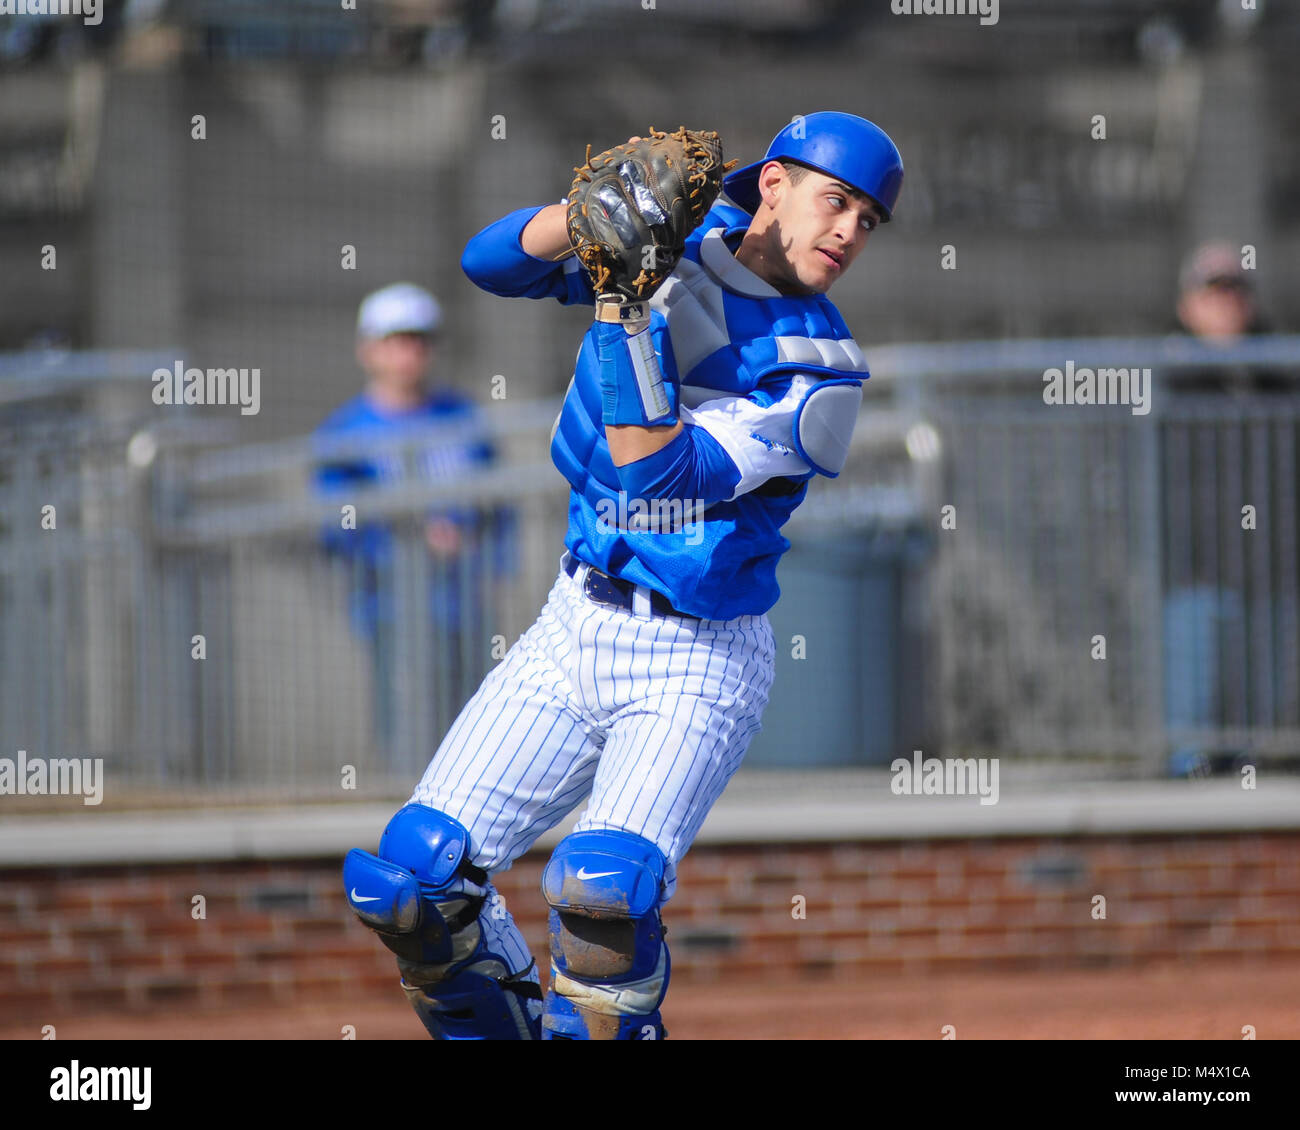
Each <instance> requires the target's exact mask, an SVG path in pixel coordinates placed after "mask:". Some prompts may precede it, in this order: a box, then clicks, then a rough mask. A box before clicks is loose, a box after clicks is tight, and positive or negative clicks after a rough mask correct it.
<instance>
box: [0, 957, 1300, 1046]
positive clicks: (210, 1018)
mask: <svg viewBox="0 0 1300 1130" xmlns="http://www.w3.org/2000/svg"><path fill="white" fill-rule="evenodd" d="M664 1019H665V1021H666V1023H667V1025H668V1029H669V1034H670V1036H671V1037H672V1038H673V1039H685V1040H710V1039H711V1040H721V1039H738V1040H762V1039H799V1040H816V1039H852V1040H872V1039H874V1040H937V1039H940V1038H941V1035H942V1029H943V1027H944V1026H945V1025H949V1024H951V1025H953V1026H954V1028H955V1029H956V1036H957V1038H958V1039H969V1040H988V1039H1010V1040H1054V1039H1085V1040H1106V1039H1137V1040H1154V1039H1169V1040H1239V1039H1241V1038H1242V1028H1243V1027H1244V1026H1246V1025H1251V1026H1253V1027H1254V1029H1255V1032H1256V1036H1257V1038H1259V1039H1262V1040H1267V1039H1293V1040H1294V1039H1300V963H1293V962H1288V963H1272V964H1265V963H1259V962H1256V963H1251V964H1231V965H1223V964H1218V965H1214V964H1207V963H1198V964H1195V965H1191V964H1173V965H1164V966H1159V967H1156V966H1151V967H1147V968H1143V969H1137V970H1133V969H1128V970H1104V971H1079V970H1071V971H1068V972H1032V973H993V974H987V975H980V976H961V977H957V976H951V977H942V978H920V977H912V978H889V979H883V978H882V979H878V980H875V981H870V982H868V981H861V980H859V981H835V982H828V981H820V982H809V983H803V984H796V985H787V986H785V987H782V988H771V987H762V986H757V985H756V986H754V987H752V988H743V989H738V988H736V987H734V986H727V987H701V986H682V987H681V988H680V989H676V990H675V991H674V992H673V993H672V995H671V996H670V998H669V1004H668V1006H667V1007H666V1008H665V1010H664ZM344 1025H352V1026H353V1027H354V1028H355V1035H356V1038H357V1039H371V1040H383V1039H394V1040H400V1039H423V1038H425V1037H424V1030H423V1029H422V1028H421V1027H420V1025H419V1023H418V1022H417V1021H416V1019H415V1016H414V1014H413V1013H412V1012H411V1011H410V1008H409V1006H408V1005H407V1004H406V1002H405V1000H404V999H403V998H402V997H401V996H400V994H399V991H398V990H397V988H396V986H394V990H393V995H392V998H391V999H389V1000H383V1001H374V1002H366V1003H364V1004H356V1003H340V1004H332V1005H320V1004H313V1005H310V1006H301V1007H285V1008H274V1009H272V1008H260V1009H250V1010H247V1011H243V1012H238V1013H214V1014H203V1015H191V1016H184V1015H177V1016H146V1017H123V1018H117V1017H111V1016H96V1017H87V1018H84V1019H76V1018H68V1019H64V1020H59V1021H57V1024H56V1027H57V1035H58V1038H59V1039H62V1040H68V1039H73V1040H75V1039H100V1040H103V1039H112V1040H132V1039H169V1040H187V1039H218V1040H244V1039H285V1040H292V1039H298V1040H337V1039H340V1038H341V1035H342V1032H343V1027H344ZM39 1028H40V1025H32V1026H24V1027H23V1028H21V1029H20V1028H14V1027H7V1028H4V1029H0V1038H3V1039H39V1038H40V1031H39Z"/></svg>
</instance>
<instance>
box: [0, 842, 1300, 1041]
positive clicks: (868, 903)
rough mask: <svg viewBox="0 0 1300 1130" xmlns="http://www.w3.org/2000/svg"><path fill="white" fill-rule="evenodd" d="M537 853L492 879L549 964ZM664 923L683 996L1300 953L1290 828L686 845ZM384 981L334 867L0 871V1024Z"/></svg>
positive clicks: (332, 862) (370, 987)
mask: <svg viewBox="0 0 1300 1130" xmlns="http://www.w3.org/2000/svg"><path fill="white" fill-rule="evenodd" d="M544 860H545V855H544V854H534V855H529V856H527V857H525V858H524V859H522V860H521V861H520V862H519V863H517V864H516V865H515V867H514V868H513V869H512V870H511V871H509V872H506V873H505V874H503V875H500V876H498V887H499V889H500V890H501V892H502V894H503V895H504V896H505V898H506V901H507V903H508V904H509V905H510V907H511V909H512V911H513V912H514V914H515V917H516V919H517V920H518V921H519V923H520V926H521V927H522V928H523V930H524V932H525V934H526V935H527V937H528V940H529V942H530V943H531V944H532V946H533V949H534V953H537V954H539V955H541V956H542V958H543V963H544V957H545V940H546V929H545V906H544V904H543V902H542V899H541V896H540V893H539V892H538V883H539V881H540V873H541V866H542V863H543V862H544ZM195 895H202V896H203V898H204V900H205V902H206V906H205V908H204V909H205V913H206V917H205V918H203V919H196V918H195V917H193V916H192V907H193V902H192V900H193V897H194V896H195ZM1097 895H1102V896H1104V897H1105V900H1106V904H1105V918H1104V919H1102V918H1094V917H1093V913H1094V911H1093V905H1094V904H1093V899H1094V896H1097ZM800 896H801V897H802V899H803V900H804V902H803V904H802V910H803V913H804V914H805V915H806V916H805V917H802V918H799V917H795V914H797V913H798V912H799V910H800V903H799V902H798V901H797V899H798V897H800ZM665 917H666V921H667V924H668V929H669V942H670V944H671V945H672V947H673V975H674V983H676V984H690V983H697V984H698V983H701V982H706V981H707V982H716V981H723V980H726V981H735V982H737V983H742V982H745V981H755V980H758V979H768V978H771V979H777V980H783V979H789V978H792V977H801V976H841V975H843V976H860V975H872V974H886V975H887V974H896V973H902V972H908V973H911V972H917V973H935V972H942V971H946V970H965V971H972V970H988V969H1008V968H1013V969H1014V968H1034V967H1043V966H1049V965H1050V966H1054V967H1062V966H1065V967H1068V966H1084V965H1112V964H1125V963H1141V962H1147V961H1152V960H1157V959H1168V958H1175V957H1181V958H1186V959H1189V960H1201V959H1207V958H1231V959H1244V960H1249V959H1251V958H1254V957H1260V958H1262V957H1282V956H1286V957H1300V834H1296V833H1285V834H1283V833H1278V834H1231V835H1178V836H1114V837H1088V838H1023V839H1002V840H997V839H992V840H987V839H979V840H952V841H930V842H883V843H846V844H838V845H836V844H798V845H795V844H790V845H780V844H768V845H763V846H700V847H698V848H697V849H696V850H695V851H693V852H692V853H691V856H690V857H689V859H688V860H687V861H686V862H685V863H684V864H683V865H682V867H681V874H680V882H679V887H678V891H677V894H676V896H675V898H674V899H673V901H672V903H671V904H670V905H669V907H668V910H667V912H666V915H665ZM395 977H396V972H395V968H394V966H393V962H392V958H391V956H390V955H389V954H388V952H387V951H386V950H385V949H383V947H382V946H381V945H380V944H379V942H378V941H377V940H376V939H375V938H374V936H373V935H372V934H371V933H370V932H369V931H368V930H366V929H365V928H364V927H362V926H361V925H360V924H359V923H358V922H357V921H356V920H355V919H354V918H353V917H352V915H351V913H350V911H349V910H348V909H347V906H346V905H345V903H344V901H343V893H342V889H341V884H340V878H339V860H337V859H305V860H297V861H277V862H229V863H220V864H195V865H171V866H155V865H143V864H142V865H134V866H110V867H92V866H77V867H63V868H32V869H21V870H19V869H9V870H6V871H0V1023H23V1022H33V1021H35V1022H42V1023H43V1022H45V1021H46V1020H55V1019H57V1018H58V1017H60V1016H67V1015H70V1014H86V1013H92V1012H101V1011H112V1012H122V1011H130V1012H148V1011H150V1010H170V1011H174V1010H175V1009H177V1008H178V1007H181V1008H185V1009H190V1010H203V1009H222V1008H239V1007H245V1006H250V1005H258V1004H262V1005H266V1004H275V1003H284V1002H288V1001H292V1000H299V1001H302V1000H318V1001H334V1000H347V999H357V998H359V997H367V996H373V994H377V993H390V994H391V993H392V992H394V991H395Z"/></svg>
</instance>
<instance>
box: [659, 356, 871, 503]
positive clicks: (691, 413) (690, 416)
mask: <svg viewBox="0 0 1300 1130" xmlns="http://www.w3.org/2000/svg"><path fill="white" fill-rule="evenodd" d="M818 386H822V388H818ZM854 386H856V390H857V391H856V393H855V394H853V395H855V396H856V398H857V400H859V401H860V400H861V396H862V383H861V381H851V380H835V379H832V380H830V381H828V380H827V379H826V378H825V377H817V376H810V375H809V374H807V373H795V374H794V376H793V378H792V379H791V380H790V384H789V386H788V387H787V388H786V390H785V392H784V394H783V395H782V396H781V398H780V399H779V400H776V401H773V402H772V403H771V404H767V405H764V404H761V403H759V402H757V401H755V400H752V399H750V398H749V397H747V396H724V397H719V398H718V399H716V400H706V401H704V402H703V403H701V404H697V405H696V406H695V407H694V408H687V407H685V406H682V407H681V409H680V410H679V412H678V415H679V416H680V418H681V419H682V420H684V421H685V422H686V423H688V424H693V425H694V426H695V427H697V428H703V429H704V430H705V431H707V432H708V433H709V435H711V436H712V437H713V438H714V439H715V440H717V442H718V445H719V446H720V447H721V448H722V449H723V450H724V451H725V452H726V453H727V454H728V455H729V456H730V457H731V460H732V462H734V463H735V464H736V466H737V468H739V470H740V482H739V483H737V484H736V490H735V493H734V494H733V495H732V496H731V497H732V499H736V498H739V497H740V496H741V495H742V494H746V493H747V492H749V491H751V490H753V489H754V488H755V487H759V486H762V485H763V484H764V483H765V482H767V480H768V479H772V478H777V477H779V476H786V475H789V476H794V477H798V476H800V475H806V474H808V472H809V471H813V470H816V471H819V472H821V473H822V474H829V475H832V476H833V475H835V474H838V473H839V469H840V466H842V465H843V456H842V455H841V456H840V457H839V461H838V465H835V466H834V468H833V469H831V468H830V467H828V466H827V465H826V464H827V463H834V462H835V459H834V454H835V453H834V452H831V453H829V457H827V456H824V455H823V454H822V451H821V450H820V448H821V447H824V446H825V443H824V441H820V440H819V441H818V447H817V448H816V449H812V448H809V447H807V446H803V447H801V442H800V439H799V435H800V433H802V434H803V435H804V437H805V438H807V437H808V436H809V435H811V434H813V433H812V431H811V429H809V428H808V427H807V423H808V422H809V421H810V419H811V417H809V418H808V419H804V417H805V410H806V409H807V408H808V407H809V406H810V405H813V404H818V405H820V404H821V403H825V402H826V400H827V397H826V396H825V393H824V392H823V389H825V390H829V389H830V388H837V389H840V390H842V391H843V392H844V393H847V392H848V391H849V390H850V389H851V388H852V387H854ZM814 389H817V390H818V396H817V397H813V396H811V395H810V394H811V393H812V392H813V391H814ZM838 407H839V408H840V409H841V410H842V409H843V408H844V407H845V405H844V403H843V402H841V403H840V404H839V405H838ZM841 415H843V413H842V412H841ZM856 415H857V412H856V405H855V406H854V410H853V412H852V413H851V414H850V415H849V416H848V418H847V420H844V421H842V423H841V425H840V426H839V427H838V428H837V431H839V432H840V433H842V435H843V443H842V446H843V448H844V453H845V454H846V453H847V449H848V437H849V436H850V435H851V434H852V429H853V423H854V421H855V419H856ZM801 425H802V426H801ZM845 428H847V431H845ZM797 429H798V430H797ZM801 450H802V452H803V453H802V454H801ZM805 456H810V458H805ZM729 501H730V500H729Z"/></svg>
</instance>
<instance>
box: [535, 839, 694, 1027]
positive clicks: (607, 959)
mask: <svg viewBox="0 0 1300 1130" xmlns="http://www.w3.org/2000/svg"><path fill="white" fill-rule="evenodd" d="M664 870H665V861H664V857H663V855H662V854H661V853H660V851H659V849H658V848H657V847H655V845H654V844H652V843H651V842H650V841H649V840H646V839H643V838H642V837H641V836H637V835H634V834H633V833H631V832H623V831H605V830H601V831H592V832H574V833H572V834H571V835H569V836H566V837H565V838H564V839H563V840H561V841H560V843H559V845H558V846H557V847H556V849H555V853H554V854H553V855H552V856H551V859H550V861H549V862H548V863H547V865H546V868H545V870H544V871H543V873H542V893H543V895H544V896H545V898H546V901H547V903H549V904H550V907H551V920H550V935H551V972H552V980H551V991H550V992H549V993H548V994H547V998H546V1007H545V1011H544V1014H543V1018H542V1038H543V1039H574V1040H592V1039H597V1040H640V1039H660V1038H662V1037H663V1035H664V1031H663V1021H662V1019H661V1018H660V1015H659V1006H660V1004H661V1003H662V1002H663V998H664V994H665V993H666V992H667V989H668V977H669V971H670V966H669V958H668V947H667V945H666V944H665V942H664V928H663V923H662V922H661V920H660V918H659V904H660V898H661V894H662V890H663V880H664ZM646 1033H652V1034H651V1035H647V1034H646Z"/></svg>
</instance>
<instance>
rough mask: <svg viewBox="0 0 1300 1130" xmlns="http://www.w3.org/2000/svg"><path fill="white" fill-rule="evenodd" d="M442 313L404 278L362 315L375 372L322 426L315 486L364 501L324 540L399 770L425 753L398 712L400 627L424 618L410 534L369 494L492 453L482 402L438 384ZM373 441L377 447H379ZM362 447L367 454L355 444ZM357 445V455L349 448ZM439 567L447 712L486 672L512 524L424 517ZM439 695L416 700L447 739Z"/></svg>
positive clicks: (432, 564) (467, 514)
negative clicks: (404, 537)
mask: <svg viewBox="0 0 1300 1130" xmlns="http://www.w3.org/2000/svg"><path fill="white" fill-rule="evenodd" d="M441 322H442V314H441V311H440V309H439V306H438V303H437V300H436V299H435V298H434V297H433V295H431V294H429V292H428V291H426V290H422V289H421V288H420V287H417V286H414V285H412V284H410V283H397V284H395V285H393V286H388V287H385V288H383V289H382V290H378V291H376V292H375V293H373V294H371V295H369V296H368V297H367V298H366V299H365V301H363V302H362V303H361V308H360V311H359V313H358V317H357V344H356V357H357V361H358V362H359V364H360V366H361V368H362V370H363V371H364V372H365V374H366V386H365V389H364V391H363V392H362V393H361V395H360V396H357V397H355V398H354V399H352V400H349V401H348V402H347V403H346V404H343V405H342V406H341V407H340V408H338V409H337V410H336V411H335V412H334V413H333V414H332V415H330V416H329V418H328V419H326V420H325V422H324V423H322V424H321V425H320V427H319V428H318V429H317V430H316V433H315V438H316V450H317V459H318V470H317V474H316V481H317V486H318V488H319V489H320V490H321V492H322V493H325V494H329V495H332V496H335V497H337V498H339V501H340V505H342V504H343V503H344V502H350V503H352V504H353V505H355V506H356V507H357V528H356V529H343V528H341V523H340V524H339V525H333V526H331V527H329V528H328V529H327V530H326V533H325V539H324V540H325V544H326V547H327V548H328V549H329V550H331V551H333V552H336V553H339V554H341V555H342V556H343V557H344V558H345V559H346V560H348V561H349V563H350V565H351V568H352V596H351V605H352V608H351V612H352V622H353V626H354V629H355V630H356V631H357V633H358V634H359V635H361V636H362V637H364V638H365V639H366V640H367V641H368V642H369V644H370V648H371V656H372V661H373V673H374V703H375V726H376V737H377V739H378V740H379V743H380V746H381V748H382V749H383V750H384V751H385V757H386V760H387V762H388V764H389V765H396V762H395V760H394V758H395V757H396V756H397V755H398V754H399V752H403V753H406V754H407V755H409V756H412V757H415V758H417V759H418V758H419V757H422V756H425V755H426V754H427V750H415V749H405V748H403V749H400V750H399V748H398V747H406V746H409V745H410V744H412V741H414V738H412V739H411V741H408V740H407V739H405V738H404V737H403V736H402V735H403V734H404V733H407V732H411V733H414V734H418V733H419V728H418V727H415V728H413V729H412V727H411V726H410V722H411V720H410V719H402V718H399V717H398V716H397V712H398V699H397V697H396V692H397V688H398V685H399V680H400V679H401V677H402V672H400V671H399V669H398V666H397V663H396V659H397V656H398V647H399V645H401V643H402V642H403V640H402V638H401V637H400V636H399V634H398V629H399V628H401V629H403V630H405V631H408V632H409V631H410V630H412V628H413V627H414V626H415V625H416V624H419V623H421V621H420V620H418V619H417V618H416V617H414V616H412V615H411V612H412V611H413V610H411V609H409V608H403V607H401V606H399V602H398V596H397V592H396V587H397V586H396V584H395V572H394V567H395V564H396V560H397V555H398V553H399V552H400V551H401V549H402V542H401V532H400V531H399V530H398V529H397V528H395V525H390V524H388V523H383V522H368V521H366V520H365V512H366V504H365V497H364V492H365V491H366V490H369V489H373V488H376V487H383V486H391V485H397V484H400V483H402V482H410V481H412V480H421V479H424V480H445V479H456V478H461V477H464V476H466V475H470V474H473V473H475V472H476V471H477V470H480V469H482V468H484V467H486V466H488V465H489V464H491V463H492V462H493V460H494V457H495V456H494V451H493V448H492V445H491V444H490V443H489V442H488V440H487V439H486V438H485V436H484V433H483V429H482V425H481V421H480V419H479V412H478V409H477V408H476V407H475V406H474V404H473V402H471V401H470V400H468V399H467V398H465V397H464V396H462V395H461V394H459V393H457V392H455V391H453V390H450V389H445V388H441V389H431V388H430V387H429V385H428V378H429V374H430V372H431V370H432V368H433V361H434V357H435V355H436V351H437V343H438V335H439V331H440V328H441ZM371 441H373V444H372V443H371ZM359 442H360V444H361V445H362V448H363V449H364V450H363V451H358V450H357V445H358V443H359ZM341 444H342V445H346V446H347V447H349V448H350V450H348V451H347V452H344V451H343V450H342V449H341V446H340V445H341ZM421 525H422V535H423V543H424V549H425V551H426V552H427V555H428V557H427V558H426V563H427V564H428V566H429V569H428V573H429V585H428V609H427V619H426V620H424V621H423V623H424V625H425V627H423V628H421V629H420V630H428V629H429V628H431V629H432V631H433V633H434V640H435V649H434V667H435V676H436V679H437V680H438V682H439V683H440V684H441V685H443V686H445V687H449V699H450V701H449V702H447V703H446V707H447V709H448V710H450V711H452V712H454V711H456V710H458V709H459V708H460V706H461V705H462V703H461V698H462V694H463V688H464V687H466V686H468V685H472V684H473V683H476V682H477V681H478V679H479V677H480V675H481V672H479V671H477V670H475V671H465V670H462V666H463V665H462V663H461V655H462V651H463V645H464V644H465V642H466V640H465V638H464V637H465V634H466V633H470V640H469V646H470V648H471V649H472V651H473V653H474V654H476V655H477V654H478V653H479V652H480V651H481V650H483V648H485V647H486V643H485V641H483V640H478V639H476V638H474V636H475V625H476V624H478V622H479V619H480V617H481V613H482V608H481V602H482V598H483V590H482V583H481V578H482V577H483V576H484V572H485V568H491V569H492V571H493V572H495V571H496V567H497V565H498V557H497V554H498V552H499V550H500V544H499V539H500V536H501V534H502V531H501V530H500V529H499V528H498V526H497V524H496V523H489V522H484V521H482V520H481V519H480V516H479V514H478V513H477V511H474V510H469V509H460V508H454V507H448V508H441V509H439V510H438V511H436V512H430V513H429V514H427V515H426V516H425V517H424V519H423V521H422V524H421ZM437 698H438V696H437V695H436V694H435V688H434V687H433V686H429V687H420V688H417V693H416V694H415V695H413V696H411V699H408V701H412V700H414V701H418V702H420V703H422V704H424V703H427V704H428V709H429V711H430V713H429V715H428V721H429V723H430V725H431V726H432V727H433V729H432V732H431V733H430V734H429V735H428V738H430V739H432V740H435V741H436V738H437V736H438V718H437V716H436V706H437Z"/></svg>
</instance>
